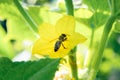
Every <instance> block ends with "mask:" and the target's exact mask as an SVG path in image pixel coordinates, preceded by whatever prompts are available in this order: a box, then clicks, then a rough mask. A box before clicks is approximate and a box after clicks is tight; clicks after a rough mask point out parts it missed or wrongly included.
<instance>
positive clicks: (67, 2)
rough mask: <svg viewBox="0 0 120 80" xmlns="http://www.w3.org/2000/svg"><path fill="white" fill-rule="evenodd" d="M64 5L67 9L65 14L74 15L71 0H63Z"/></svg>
mask: <svg viewBox="0 0 120 80" xmlns="http://www.w3.org/2000/svg"><path fill="white" fill-rule="evenodd" d="M65 5H66V9H67V14H68V15H71V16H74V9H73V2H72V0H65Z"/></svg>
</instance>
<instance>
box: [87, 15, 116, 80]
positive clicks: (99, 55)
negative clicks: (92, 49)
mask: <svg viewBox="0 0 120 80" xmlns="http://www.w3.org/2000/svg"><path fill="white" fill-rule="evenodd" d="M115 19H116V16H114V15H111V16H110V17H109V19H108V21H107V23H106V25H105V27H104V31H103V35H102V38H101V41H100V46H99V48H98V51H97V53H96V54H95V55H94V57H95V58H94V60H93V63H92V70H91V71H92V72H91V74H90V78H89V79H88V80H94V79H95V76H96V74H97V72H98V69H99V65H100V62H101V60H102V55H103V51H104V49H105V45H106V42H107V39H108V36H109V33H110V31H111V29H112V24H113V23H114V21H115Z"/></svg>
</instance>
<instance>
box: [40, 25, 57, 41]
mask: <svg viewBox="0 0 120 80" xmlns="http://www.w3.org/2000/svg"><path fill="white" fill-rule="evenodd" d="M39 35H40V37H41V38H42V39H44V40H47V41H50V40H51V39H56V38H57V33H56V31H55V27H54V26H53V25H51V24H49V23H43V24H42V25H41V26H40V27H39Z"/></svg>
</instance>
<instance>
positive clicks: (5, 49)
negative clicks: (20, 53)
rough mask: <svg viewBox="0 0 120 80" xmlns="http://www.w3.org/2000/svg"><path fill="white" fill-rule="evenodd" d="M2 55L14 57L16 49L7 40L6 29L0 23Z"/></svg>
mask: <svg viewBox="0 0 120 80" xmlns="http://www.w3.org/2000/svg"><path fill="white" fill-rule="evenodd" d="M0 56H4V57H9V58H13V57H14V51H13V46H12V44H11V43H10V42H9V41H7V40H6V33H5V30H4V29H3V28H2V27H1V25H0Z"/></svg>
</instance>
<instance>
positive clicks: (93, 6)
mask: <svg viewBox="0 0 120 80" xmlns="http://www.w3.org/2000/svg"><path fill="white" fill-rule="evenodd" d="M83 3H84V4H86V5H87V6H88V8H89V9H90V10H92V11H97V10H99V11H109V5H108V1H107V0H102V1H101V0H83ZM103 5H104V6H103Z"/></svg>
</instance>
